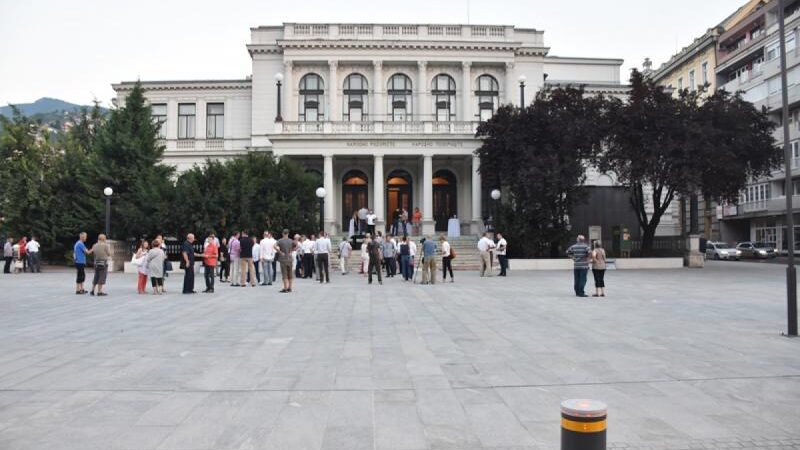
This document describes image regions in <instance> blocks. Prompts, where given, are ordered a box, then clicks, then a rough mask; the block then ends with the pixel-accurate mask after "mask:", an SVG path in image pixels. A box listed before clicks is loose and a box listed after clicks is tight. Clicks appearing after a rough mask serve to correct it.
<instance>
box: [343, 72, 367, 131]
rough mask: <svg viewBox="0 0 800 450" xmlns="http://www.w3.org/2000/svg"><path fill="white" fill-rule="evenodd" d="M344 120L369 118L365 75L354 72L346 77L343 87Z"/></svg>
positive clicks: (354, 120)
mask: <svg viewBox="0 0 800 450" xmlns="http://www.w3.org/2000/svg"><path fill="white" fill-rule="evenodd" d="M343 93H344V97H343V99H342V100H343V101H344V104H343V107H344V111H343V117H344V120H349V121H351V122H360V121H362V120H366V118H367V104H368V103H369V102H368V101H367V79H366V78H365V77H364V75H361V74H359V73H353V74H350V75H348V76H347V78H345V79H344V89H343Z"/></svg>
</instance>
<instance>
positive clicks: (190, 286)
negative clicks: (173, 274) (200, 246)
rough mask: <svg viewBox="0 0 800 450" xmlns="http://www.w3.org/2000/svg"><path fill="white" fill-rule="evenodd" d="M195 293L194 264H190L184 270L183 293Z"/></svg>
mask: <svg viewBox="0 0 800 450" xmlns="http://www.w3.org/2000/svg"><path fill="white" fill-rule="evenodd" d="M193 292H194V264H189V266H188V267H186V268H185V269H183V293H184V294H191V293H193Z"/></svg>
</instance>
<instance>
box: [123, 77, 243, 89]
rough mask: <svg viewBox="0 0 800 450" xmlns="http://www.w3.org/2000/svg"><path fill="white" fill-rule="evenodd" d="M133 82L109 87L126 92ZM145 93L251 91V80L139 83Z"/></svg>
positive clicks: (131, 87)
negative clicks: (222, 90)
mask: <svg viewBox="0 0 800 450" xmlns="http://www.w3.org/2000/svg"><path fill="white" fill-rule="evenodd" d="M135 84H136V82H135V81H123V82H121V83H114V84H112V85H111V87H112V88H113V89H114V90H115V91H116V92H127V91H130V90H131V89H133V86H134V85H135ZM140 84H141V85H142V87H143V88H144V89H145V90H146V91H187V90H220V89H225V90H244V89H252V82H251V80H178V81H141V82H140Z"/></svg>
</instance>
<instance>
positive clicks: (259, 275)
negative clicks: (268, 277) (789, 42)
mask: <svg viewBox="0 0 800 450" xmlns="http://www.w3.org/2000/svg"><path fill="white" fill-rule="evenodd" d="M260 266H261V261H255V260H254V261H253V267H255V268H256V281H258V282H259V283H261V271H260V270H259V267H260ZM247 282H248V283H250V274H249V273H248V274H247Z"/></svg>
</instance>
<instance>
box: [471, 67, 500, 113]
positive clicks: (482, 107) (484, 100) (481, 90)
mask: <svg viewBox="0 0 800 450" xmlns="http://www.w3.org/2000/svg"><path fill="white" fill-rule="evenodd" d="M475 98H477V99H478V118H479V120H480V121H481V122H486V121H487V120H489V119H491V118H492V116H493V115H494V112H495V110H497V106H498V104H499V103H500V85H499V84H497V80H496V79H495V78H494V77H493V76H491V75H481V76H479V77H478V90H477V91H475Z"/></svg>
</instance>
